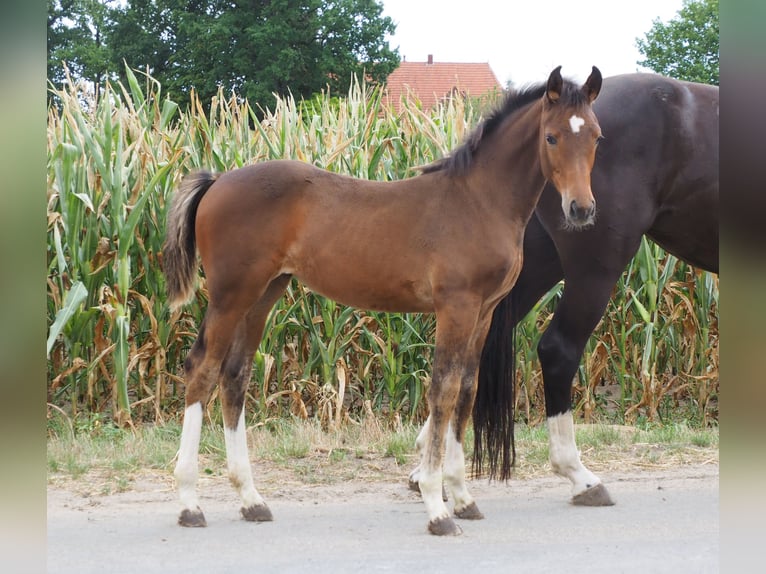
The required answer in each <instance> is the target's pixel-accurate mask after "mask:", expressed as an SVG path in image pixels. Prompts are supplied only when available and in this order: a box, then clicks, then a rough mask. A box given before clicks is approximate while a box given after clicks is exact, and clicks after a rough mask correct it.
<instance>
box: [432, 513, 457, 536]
mask: <svg viewBox="0 0 766 574" xmlns="http://www.w3.org/2000/svg"><path fill="white" fill-rule="evenodd" d="M428 532H430V533H431V534H435V535H436V536H460V535H461V534H463V529H462V528H460V527H459V526H458V525H457V524H456V523H455V521H454V520H452V519H451V518H450V517H449V516H445V517H443V518H437V519H436V520H432V521H431V522H429V523H428Z"/></svg>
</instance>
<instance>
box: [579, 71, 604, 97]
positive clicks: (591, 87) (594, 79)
mask: <svg viewBox="0 0 766 574" xmlns="http://www.w3.org/2000/svg"><path fill="white" fill-rule="evenodd" d="M582 91H583V92H585V95H586V96H587V97H588V100H590V103H593V100H595V99H596V98H597V97H598V93H599V92H600V91H601V71H600V70H599V69H598V68H597V67H596V66H593V71H592V72H591V73H590V76H588V79H587V80H586V81H585V84H583V87H582Z"/></svg>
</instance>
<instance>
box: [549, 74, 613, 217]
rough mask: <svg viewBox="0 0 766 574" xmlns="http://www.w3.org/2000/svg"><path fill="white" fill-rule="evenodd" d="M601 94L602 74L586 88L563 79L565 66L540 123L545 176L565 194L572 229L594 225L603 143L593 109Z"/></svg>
mask: <svg viewBox="0 0 766 574" xmlns="http://www.w3.org/2000/svg"><path fill="white" fill-rule="evenodd" d="M599 90H601V72H599V70H598V68H596V67H595V66H593V72H592V73H591V75H590V76H589V77H588V80H587V81H586V82H585V84H583V86H582V87H580V88H576V87H574V86H573V85H571V84H569V83H567V82H564V81H563V79H562V78H561V66H559V67H558V68H556V69H555V70H553V72H551V75H550V77H549V78H548V83H547V86H546V90H545V96H544V97H543V112H542V119H541V123H540V159H541V164H542V170H543V175H544V176H545V178H546V179H547V180H548V181H550V182H552V183H553V185H554V186H556V189H557V190H558V192H559V194H561V209H562V210H563V211H564V217H565V218H566V223H567V225H568V226H571V227H573V228H581V227H585V226H587V225H590V224H592V223H593V220H594V216H595V213H596V201H595V199H593V193H592V192H591V189H590V172H591V169H593V162H594V160H595V157H596V146H597V145H598V142H599V141H600V140H602V139H603V138H602V136H601V128H600V127H599V125H598V120H597V119H596V116H595V114H594V113H593V109H592V108H591V104H592V103H593V101H594V100H595V99H596V97H597V96H598V93H599Z"/></svg>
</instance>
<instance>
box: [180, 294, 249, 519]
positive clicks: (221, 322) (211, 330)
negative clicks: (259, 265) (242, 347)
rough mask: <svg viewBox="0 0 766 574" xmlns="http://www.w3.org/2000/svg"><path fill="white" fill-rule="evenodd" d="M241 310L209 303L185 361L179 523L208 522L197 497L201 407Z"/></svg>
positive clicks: (210, 389) (205, 400)
mask: <svg viewBox="0 0 766 574" xmlns="http://www.w3.org/2000/svg"><path fill="white" fill-rule="evenodd" d="M242 315H243V312H242V311H241V310H240V309H239V308H236V307H232V308H229V309H227V310H226V311H223V310H221V309H218V308H216V307H215V306H213V305H212V304H211V306H209V307H208V311H207V313H206V314H205V319H204V320H203V321H202V325H201V326H200V331H199V335H198V336H197V340H196V341H195V342H194V345H193V346H192V349H191V351H190V352H189V355H188V356H187V358H186V361H185V363H184V370H185V376H186V409H185V411H184V422H183V428H182V430H181V446H180V448H179V450H178V461H177V462H176V467H175V471H174V474H175V478H176V485H177V489H178V496H179V499H180V501H181V508H182V509H181V514H180V516H179V518H178V523H179V524H180V525H181V526H193V527H194V526H207V523H206V521H205V515H204V514H203V513H202V510H201V509H200V507H199V499H198V498H197V478H198V471H197V459H198V456H199V439H200V433H201V431H202V411H203V405H205V404H206V403H207V401H208V399H209V398H210V393H211V391H212V390H213V387H214V386H215V384H216V382H217V381H218V377H219V375H220V373H221V365H222V363H223V360H224V358H225V357H226V354H227V353H228V350H229V347H230V346H231V343H232V340H233V339H234V335H235V326H236V325H237V324H238V323H239V321H240V319H241V317H242Z"/></svg>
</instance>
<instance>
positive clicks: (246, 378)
mask: <svg viewBox="0 0 766 574" xmlns="http://www.w3.org/2000/svg"><path fill="white" fill-rule="evenodd" d="M289 281H290V276H289V275H283V276H281V277H278V278H277V279H275V280H274V281H272V282H271V284H270V285H269V287H268V288H267V290H266V293H264V295H263V296H262V297H261V298H260V300H259V301H258V302H257V303H256V304H255V305H254V306H253V307H252V308H251V309H250V311H249V312H248V314H247V316H246V317H245V319H244V320H243V321H241V322H240V325H239V326H238V329H237V336H236V337H235V340H234V342H233V343H232V346H231V349H230V350H229V354H228V355H227V357H226V360H225V361H224V365H223V370H222V373H221V377H222V378H221V403H222V406H223V424H224V439H225V441H226V460H227V463H228V470H229V479H230V480H231V483H232V485H233V486H234V488H236V489H237V491H238V493H239V495H240V498H241V500H242V508H241V510H240V512H241V514H242V517H243V518H244V519H245V520H247V521H250V522H266V521H270V520H273V517H272V514H271V511H270V510H269V507H268V506H267V505H266V503H265V502H264V500H263V498H262V497H261V495H260V494H259V493H258V491H257V490H256V488H255V485H254V483H253V473H252V470H251V466H250V458H249V456H248V449H247V433H246V426H245V410H244V402H245V393H246V391H247V387H248V385H249V384H250V373H251V371H252V366H253V355H254V354H255V351H256V349H257V348H258V345H259V344H260V342H261V337H262V336H263V329H264V326H265V324H266V318H267V317H268V314H269V311H270V310H271V307H272V306H273V305H274V303H276V301H277V300H278V299H279V298H280V297H281V296H282V293H283V292H284V290H285V287H286V286H287V283H288V282H289Z"/></svg>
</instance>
